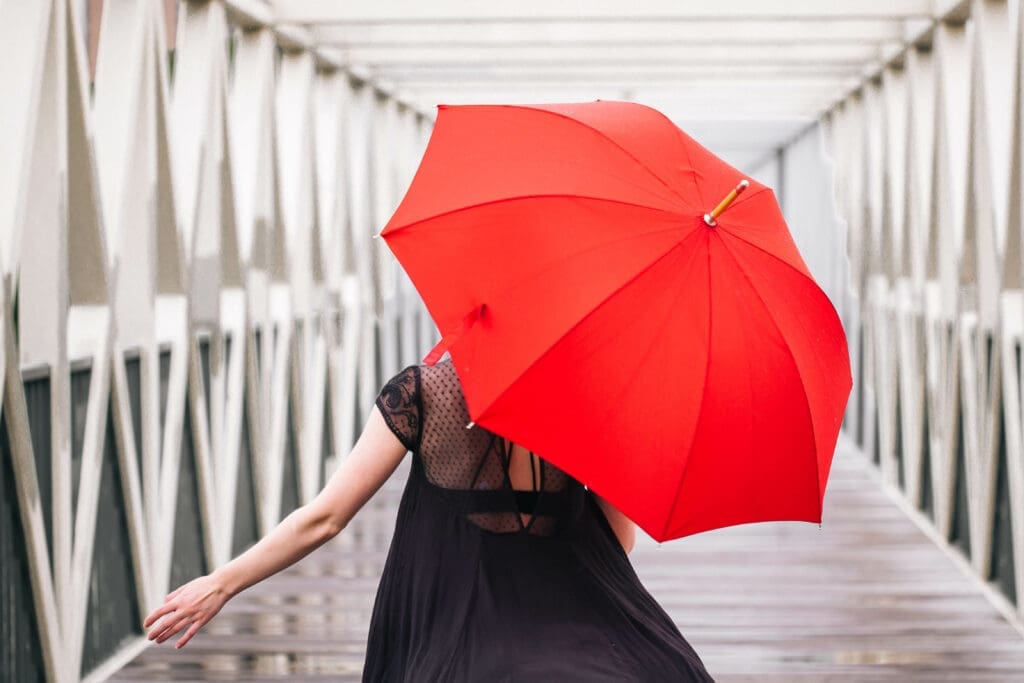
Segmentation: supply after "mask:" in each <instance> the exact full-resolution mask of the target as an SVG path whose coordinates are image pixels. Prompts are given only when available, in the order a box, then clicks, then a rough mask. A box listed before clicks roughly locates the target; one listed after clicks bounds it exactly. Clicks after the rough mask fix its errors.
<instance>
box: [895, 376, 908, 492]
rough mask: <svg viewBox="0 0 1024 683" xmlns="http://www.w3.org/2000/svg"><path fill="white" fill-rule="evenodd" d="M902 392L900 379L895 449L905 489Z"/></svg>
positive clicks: (897, 396)
mask: <svg viewBox="0 0 1024 683" xmlns="http://www.w3.org/2000/svg"><path fill="white" fill-rule="evenodd" d="M901 394H902V392H901V391H900V386H899V381H898V380H897V382H896V443H895V444H893V449H894V450H895V455H896V468H897V476H898V479H899V484H900V488H901V489H903V490H904V491H905V490H906V488H907V479H906V473H905V472H904V467H905V466H906V465H905V464H904V462H903V404H902V402H901V399H902V396H901Z"/></svg>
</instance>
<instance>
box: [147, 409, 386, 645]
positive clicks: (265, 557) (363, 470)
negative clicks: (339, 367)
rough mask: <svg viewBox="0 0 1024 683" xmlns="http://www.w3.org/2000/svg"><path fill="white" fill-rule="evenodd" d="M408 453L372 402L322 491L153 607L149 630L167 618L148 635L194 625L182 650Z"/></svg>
mask: <svg viewBox="0 0 1024 683" xmlns="http://www.w3.org/2000/svg"><path fill="white" fill-rule="evenodd" d="M405 454H406V449H405V446H404V445H402V442H401V441H399V440H398V437H397V436H395V434H394V433H393V432H392V431H391V428H390V427H388V425H387V423H386V422H385V421H384V417H383V416H382V415H381V413H380V409H378V408H377V406H376V405H374V406H373V408H372V409H371V410H370V417H369V419H368V420H367V423H366V426H365V427H364V428H363V433H362V434H360V436H359V439H358V440H357V441H356V443H355V445H354V446H353V447H352V451H351V452H350V453H349V454H348V457H346V458H345V460H343V461H342V463H341V465H340V466H339V467H338V469H337V470H335V472H334V474H333V475H331V478H330V479H329V480H328V481H327V484H326V485H325V486H324V488H323V489H322V490H321V491H320V493H318V494H317V495H316V497H315V498H313V500H311V501H310V502H308V503H306V504H305V505H301V506H299V507H298V508H296V509H295V510H292V512H291V513H290V514H289V515H288V516H286V517H285V518H284V519H283V520H281V521H280V522H278V524H277V526H275V527H274V528H273V529H272V530H271V531H270V533H268V534H267V535H265V536H264V537H263V538H261V539H260V540H259V541H258V542H257V543H256V544H255V545H253V546H251V547H250V548H249V549H248V550H246V551H245V552H244V553H242V554H241V555H239V556H238V557H236V558H235V559H233V560H231V561H230V562H228V563H226V564H224V565H222V566H220V567H218V568H217V570H216V571H214V572H213V573H211V574H208V575H206V576H200V577H199V578H198V579H194V580H192V581H190V582H188V583H186V584H185V585H183V586H181V587H180V588H178V589H177V590H176V591H174V592H173V593H171V594H170V595H168V596H167V597H166V598H164V604H163V605H162V606H161V607H159V608H157V609H155V610H153V612H152V613H151V614H150V615H149V616H148V617H146V621H145V622H144V623H143V626H144V627H145V628H149V626H150V624H153V623H154V622H156V620H157V619H159V618H160V617H164V619H163V621H161V622H160V623H159V624H158V625H157V626H155V627H154V628H153V629H152V630H151V631H150V632H149V639H150V640H155V641H156V642H158V643H162V642H164V641H165V640H167V639H168V638H170V637H171V636H173V635H174V634H175V633H178V632H179V631H181V629H183V628H185V626H186V625H188V624H191V628H189V630H188V632H187V633H186V634H185V635H184V636H183V637H182V638H181V640H179V641H178V642H177V644H176V645H175V647H177V648H181V647H182V646H184V645H185V643H187V642H188V641H189V640H190V639H191V638H192V636H193V635H195V633H196V631H198V630H199V629H200V628H201V627H202V626H203V625H204V624H205V623H206V622H208V621H209V620H210V619H212V618H213V616H214V615H215V614H217V612H219V611H220V608H221V607H223V606H224V603H226V602H227V601H228V600H229V599H231V598H232V597H233V596H235V595H238V594H239V593H241V592H242V591H243V590H245V589H246V588H248V587H249V586H252V585H253V584H255V583H257V582H259V581H262V580H263V579H265V578H267V577H268V576H271V575H272V574H276V573H277V572H279V571H281V570H282V569H284V568H285V567H288V566H290V565H292V564H294V563H295V562H297V561H298V560H300V559H301V558H303V557H305V556H306V555H307V554H309V553H310V552H312V551H313V550H314V549H316V548H318V547H320V546H321V545H323V544H324V543H326V542H327V541H328V540H329V539H331V538H333V537H334V536H336V535H338V533H340V532H341V530H342V529H344V528H345V526H346V525H347V524H348V523H349V520H351V519H352V517H353V516H354V515H355V514H356V512H358V511H359V509H360V508H362V507H363V505H364V504H365V503H366V501H367V500H369V499H370V497H371V496H372V495H373V494H374V492H376V491H377V489H379V488H380V487H381V485H382V484H383V483H384V482H385V481H386V480H387V478H388V477H389V476H391V473H392V472H394V471H395V468H397V467H398V464H399V463H400V462H401V461H402V458H403V457H404V456H405Z"/></svg>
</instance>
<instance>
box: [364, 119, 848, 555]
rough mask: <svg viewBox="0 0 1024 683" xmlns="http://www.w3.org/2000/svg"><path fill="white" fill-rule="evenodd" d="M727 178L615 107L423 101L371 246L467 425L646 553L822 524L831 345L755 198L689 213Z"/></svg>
mask: <svg viewBox="0 0 1024 683" xmlns="http://www.w3.org/2000/svg"><path fill="white" fill-rule="evenodd" d="M744 179H745V176H744V175H743V174H742V173H740V172H739V171H738V170H736V169H735V168H733V167H732V166H730V165H729V164H727V163H725V162H724V161H723V160H721V159H719V158H718V157H717V156H715V155H714V154H712V153H711V152H710V151H708V150H707V149H705V148H704V147H702V146H701V145H700V144H698V143H697V142H696V141H694V140H693V139H692V138H690V137H689V136H688V135H687V134H686V133H685V132H683V131H682V130H680V129H679V128H678V127H677V126H676V125H675V124H673V123H672V122H671V121H670V120H669V119H667V118H666V117H665V116H664V115H662V114H661V113H660V112H658V111H657V110H655V109H652V108H650V107H646V106H644V105H640V104H636V103H630V102H616V101H603V100H597V101H594V102H586V103H572V104H531V105H461V106H447V105H438V115H437V120H436V123H435V126H434V130H433V133H432V135H431V138H430V140H429V142H428V144H427V148H426V151H425V152H424V156H423V159H422V161H421V163H420V166H419V168H418V170H417V172H416V175H415V177H414V178H413V181H412V183H411V185H410V187H409V189H408V191H407V193H406V195H405V197H404V198H403V200H402V202H401V204H400V206H399V207H398V209H397V210H396V211H395V213H394V215H393V216H392V218H391V220H390V221H389V222H388V224H387V225H386V226H385V227H384V229H383V230H382V231H381V233H380V236H381V237H383V238H384V239H385V240H386V242H387V244H388V246H389V247H390V248H391V250H392V251H393V252H394V254H395V256H396V257H397V258H398V260H399V262H400V263H401V264H402V266H403V267H404V268H405V270H406V272H407V273H408V275H409V277H410V279H411V280H412V282H413V284H414V285H415V287H416V288H417V290H418V291H419V293H420V295H421V296H422V298H423V301H424V303H425V305H426V307H427V309H428V310H429V312H430V314H431V316H433V318H434V321H435V322H436V324H437V326H438V329H439V330H440V331H441V333H442V335H443V337H442V340H441V342H440V343H439V344H438V346H437V347H436V348H435V349H434V350H433V352H432V353H431V354H429V355H428V357H427V358H425V359H424V360H425V361H426V362H428V363H432V362H434V361H436V359H437V358H438V357H439V356H440V355H441V354H442V353H443V351H444V350H445V349H447V350H448V351H449V352H450V354H451V357H452V362H453V363H454V364H455V369H456V371H457V373H458V375H459V378H460V381H461V383H462V386H463V390H464V393H465V396H466V403H467V406H468V408H469V414H470V417H471V418H472V419H473V421H474V422H475V423H476V424H479V425H482V426H484V427H486V428H487V429H489V430H491V431H493V432H495V433H497V434H500V435H502V436H504V437H506V438H508V439H510V440H512V441H514V442H516V443H519V444H521V445H523V446H524V447H527V448H529V449H530V450H532V451H534V452H535V453H537V454H538V455H539V456H541V457H543V458H545V459H546V460H548V461H549V462H551V463H553V464H555V465H556V466H558V467H560V468H561V469H563V470H564V471H566V472H567V473H568V474H570V475H571V476H573V477H575V478H576V479H578V480H579V481H581V482H583V483H584V484H586V485H587V486H588V487H589V488H591V489H593V490H594V491H595V492H596V493H597V494H599V495H600V496H602V497H603V498H605V499H606V500H608V501H609V502H610V503H611V504H612V505H614V506H615V507H616V508H618V509H619V510H621V511H622V512H623V513H624V514H625V515H626V516H628V517H630V518H631V519H632V520H633V521H635V522H636V523H637V524H638V525H639V526H640V527H641V528H642V529H644V530H645V531H646V532H647V533H648V534H650V535H651V536H652V537H653V538H655V539H656V540H659V541H661V540H667V539H671V538H678V537H681V536H684V535H687V534H692V533H696V532H699V531H703V530H708V529H714V528H718V527H723V526H728V525H733V524H740V523H745V522H758V521H769V520H806V521H812V522H820V521H821V510H822V501H823V497H824V493H825V486H826V482H827V481H828V473H829V468H830V465H831V461H832V453H833V450H834V448H835V444H836V439H837V438H838V433H839V428H840V424H841V420H842V415H843V412H844V409H845V406H846V402H847V399H848V397H849V393H850V387H851V377H850V369H849V357H848V352H847V347H846V339H845V336H844V333H843V329H842V326H841V324H840V321H839V318H838V316H837V314H836V311H835V309H834V307H833V306H832V303H831V302H830V301H829V300H828V298H827V297H826V296H825V294H824V293H823V292H822V291H821V289H820V288H819V287H818V286H817V284H816V283H815V281H814V279H813V278H812V277H811V274H810V272H809V271H808V269H807V266H806V265H805V264H804V262H803V259H802V258H801V256H800V254H799V252H798V250H797V248H796V245H795V244H794V242H793V239H792V237H791V236H790V233H789V230H788V228H787V227H786V223H785V220H784V219H783V217H782V213H781V211H780V209H779V205H778V203H777V201H776V198H775V195H774V193H773V192H772V190H771V189H770V188H769V187H767V186H765V185H763V184H761V183H758V182H757V181H756V180H753V179H748V184H749V187H748V188H746V190H745V192H743V194H742V195H741V196H739V197H738V198H737V199H735V201H733V202H732V204H731V205H729V206H728V208H725V209H724V211H721V213H719V214H718V215H717V216H716V217H715V218H713V219H712V218H711V217H710V216H708V215H707V214H709V212H711V211H712V209H715V208H716V205H718V204H719V203H720V200H722V198H723V197H726V196H727V195H729V193H730V191H734V190H736V189H738V188H737V185H738V184H739V183H740V181H742V180H744ZM739 189H742V188H739Z"/></svg>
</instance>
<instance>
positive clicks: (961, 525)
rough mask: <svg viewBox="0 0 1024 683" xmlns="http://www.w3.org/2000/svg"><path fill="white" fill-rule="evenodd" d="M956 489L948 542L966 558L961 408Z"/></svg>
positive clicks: (968, 543)
mask: <svg viewBox="0 0 1024 683" xmlns="http://www.w3.org/2000/svg"><path fill="white" fill-rule="evenodd" d="M954 457H955V458H956V487H955V489H954V495H953V525H952V527H951V529H950V538H949V540H950V542H951V543H952V544H953V545H954V546H956V547H957V548H959V549H960V550H961V551H963V554H964V555H966V556H967V557H968V558H969V557H970V556H971V525H970V516H969V512H968V509H967V458H966V453H965V452H964V414H963V406H962V405H957V407H956V453H955V454H954Z"/></svg>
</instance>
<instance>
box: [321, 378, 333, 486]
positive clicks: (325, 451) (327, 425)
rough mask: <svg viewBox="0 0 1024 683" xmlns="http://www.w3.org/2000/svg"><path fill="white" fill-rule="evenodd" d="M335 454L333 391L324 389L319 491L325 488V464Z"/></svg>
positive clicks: (328, 388)
mask: <svg viewBox="0 0 1024 683" xmlns="http://www.w3.org/2000/svg"><path fill="white" fill-rule="evenodd" d="M333 452H334V421H333V420H332V419H331V389H330V387H327V388H325V389H324V427H323V431H322V432H320V474H319V479H318V481H317V489H318V490H319V489H321V488H323V486H324V483H325V482H324V478H325V477H326V476H327V475H326V474H325V472H324V469H325V463H326V462H327V458H329V457H331V453H333Z"/></svg>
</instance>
